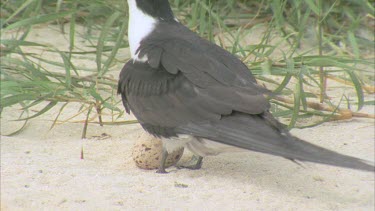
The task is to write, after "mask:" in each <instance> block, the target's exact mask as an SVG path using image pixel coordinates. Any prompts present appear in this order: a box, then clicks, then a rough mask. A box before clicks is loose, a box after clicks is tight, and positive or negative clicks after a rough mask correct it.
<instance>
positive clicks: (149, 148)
mask: <svg viewBox="0 0 375 211" xmlns="http://www.w3.org/2000/svg"><path fill="white" fill-rule="evenodd" d="M162 152H163V143H162V141H161V140H160V139H158V138H156V137H154V136H152V135H149V134H148V133H143V134H142V135H141V136H140V137H139V138H138V140H137V141H136V143H135V144H134V148H133V153H132V157H133V160H134V162H135V164H136V165H137V166H138V167H139V168H141V169H157V168H159V166H160V160H161V157H162ZM183 153H184V148H181V149H180V150H176V151H174V152H173V153H170V154H169V155H168V158H167V161H166V168H167V167H170V166H173V165H175V164H176V163H177V162H178V161H179V160H180V158H181V157H182V154H183Z"/></svg>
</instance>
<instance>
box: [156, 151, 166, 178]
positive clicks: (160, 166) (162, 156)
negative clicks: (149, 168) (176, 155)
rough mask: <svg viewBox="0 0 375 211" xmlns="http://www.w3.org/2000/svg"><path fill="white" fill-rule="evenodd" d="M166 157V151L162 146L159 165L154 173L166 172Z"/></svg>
mask: <svg viewBox="0 0 375 211" xmlns="http://www.w3.org/2000/svg"><path fill="white" fill-rule="evenodd" d="M167 157H168V151H167V150H166V149H164V148H163V153H162V155H161V160H160V165H159V168H158V170H157V171H156V173H158V174H166V173H168V172H167V171H166V170H165V162H166V161H167Z"/></svg>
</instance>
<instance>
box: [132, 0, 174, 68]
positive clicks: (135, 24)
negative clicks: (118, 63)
mask: <svg viewBox="0 0 375 211" xmlns="http://www.w3.org/2000/svg"><path fill="white" fill-rule="evenodd" d="M128 5H129V25H128V38H129V47H130V53H131V56H132V58H133V59H134V60H139V61H142V60H145V58H138V55H137V50H138V48H139V46H140V44H141V41H142V40H143V39H144V38H146V37H147V36H148V35H149V34H150V33H151V32H152V31H153V30H154V29H155V25H156V24H157V23H158V22H159V21H177V20H176V19H175V17H174V15H173V12H172V10H171V7H170V5H169V2H168V0H128Z"/></svg>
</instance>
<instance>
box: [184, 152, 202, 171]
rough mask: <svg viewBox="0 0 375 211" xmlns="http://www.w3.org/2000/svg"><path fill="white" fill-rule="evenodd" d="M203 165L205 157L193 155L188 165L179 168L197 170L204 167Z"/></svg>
mask: <svg viewBox="0 0 375 211" xmlns="http://www.w3.org/2000/svg"><path fill="white" fill-rule="evenodd" d="M202 163H203V157H202V156H199V155H193V157H191V160H190V161H189V162H187V163H186V164H183V165H179V166H178V167H179V168H186V169H191V170H197V169H200V168H201V167H202Z"/></svg>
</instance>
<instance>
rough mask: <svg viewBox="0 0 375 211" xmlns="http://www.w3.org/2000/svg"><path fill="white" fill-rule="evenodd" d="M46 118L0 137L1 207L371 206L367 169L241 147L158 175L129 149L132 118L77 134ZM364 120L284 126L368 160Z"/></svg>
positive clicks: (369, 126)
mask: <svg viewBox="0 0 375 211" xmlns="http://www.w3.org/2000/svg"><path fill="white" fill-rule="evenodd" d="M48 119H49V117H43V118H38V119H35V120H33V121H32V122H31V123H30V125H29V127H27V129H26V130H25V131H24V132H23V133H21V134H20V135H17V136H15V137H6V136H2V137H1V210H129V209H136V210H147V209H152V210H155V209H158V210H175V209H178V210H249V209H252V210H374V174H373V173H369V172H361V171H355V170H350V169H343V168H336V167H331V166H325V165H318V164H310V163H305V164H304V165H303V166H299V165H296V164H294V163H292V162H290V161H288V160H285V159H282V158H278V157H273V156H269V155H264V154H259V153H254V152H241V153H233V154H222V155H219V156H215V157H208V158H206V159H205V160H204V164H203V168H202V169H201V170H196V171H192V170H185V169H182V170H178V169H176V168H174V167H172V168H169V169H168V170H169V171H170V173H169V174H162V175H161V174H156V173H155V171H154V170H141V169H139V168H137V167H136V166H135V164H134V162H133V160H132V158H131V150H132V145H133V144H134V141H135V140H136V138H137V137H138V136H139V134H140V133H141V130H140V127H139V126H138V125H130V126H106V127H100V126H96V125H90V126H89V130H88V139H86V140H81V139H80V136H81V132H82V125H80V124H73V123H72V124H63V125H60V126H58V127H56V128H55V129H53V130H48V128H49V125H50V123H51V121H50V120H48ZM373 126H374V121H373V120H369V119H353V120H350V121H342V122H331V123H325V124H323V125H321V126H318V127H314V128H308V129H303V130H300V129H294V130H293V133H294V134H295V135H297V136H299V137H301V138H304V139H306V140H308V141H310V142H312V143H315V144H319V145H321V146H325V147H327V148H330V149H334V150H336V151H338V152H341V153H345V154H349V155H353V156H357V157H360V158H363V159H367V160H374V136H375V135H374V129H373ZM104 133H105V134H107V135H103V134H104ZM81 147H83V149H84V159H80V151H81ZM188 158H189V155H186V156H184V158H183V160H182V161H181V162H184V161H186V160H187V159H188Z"/></svg>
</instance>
